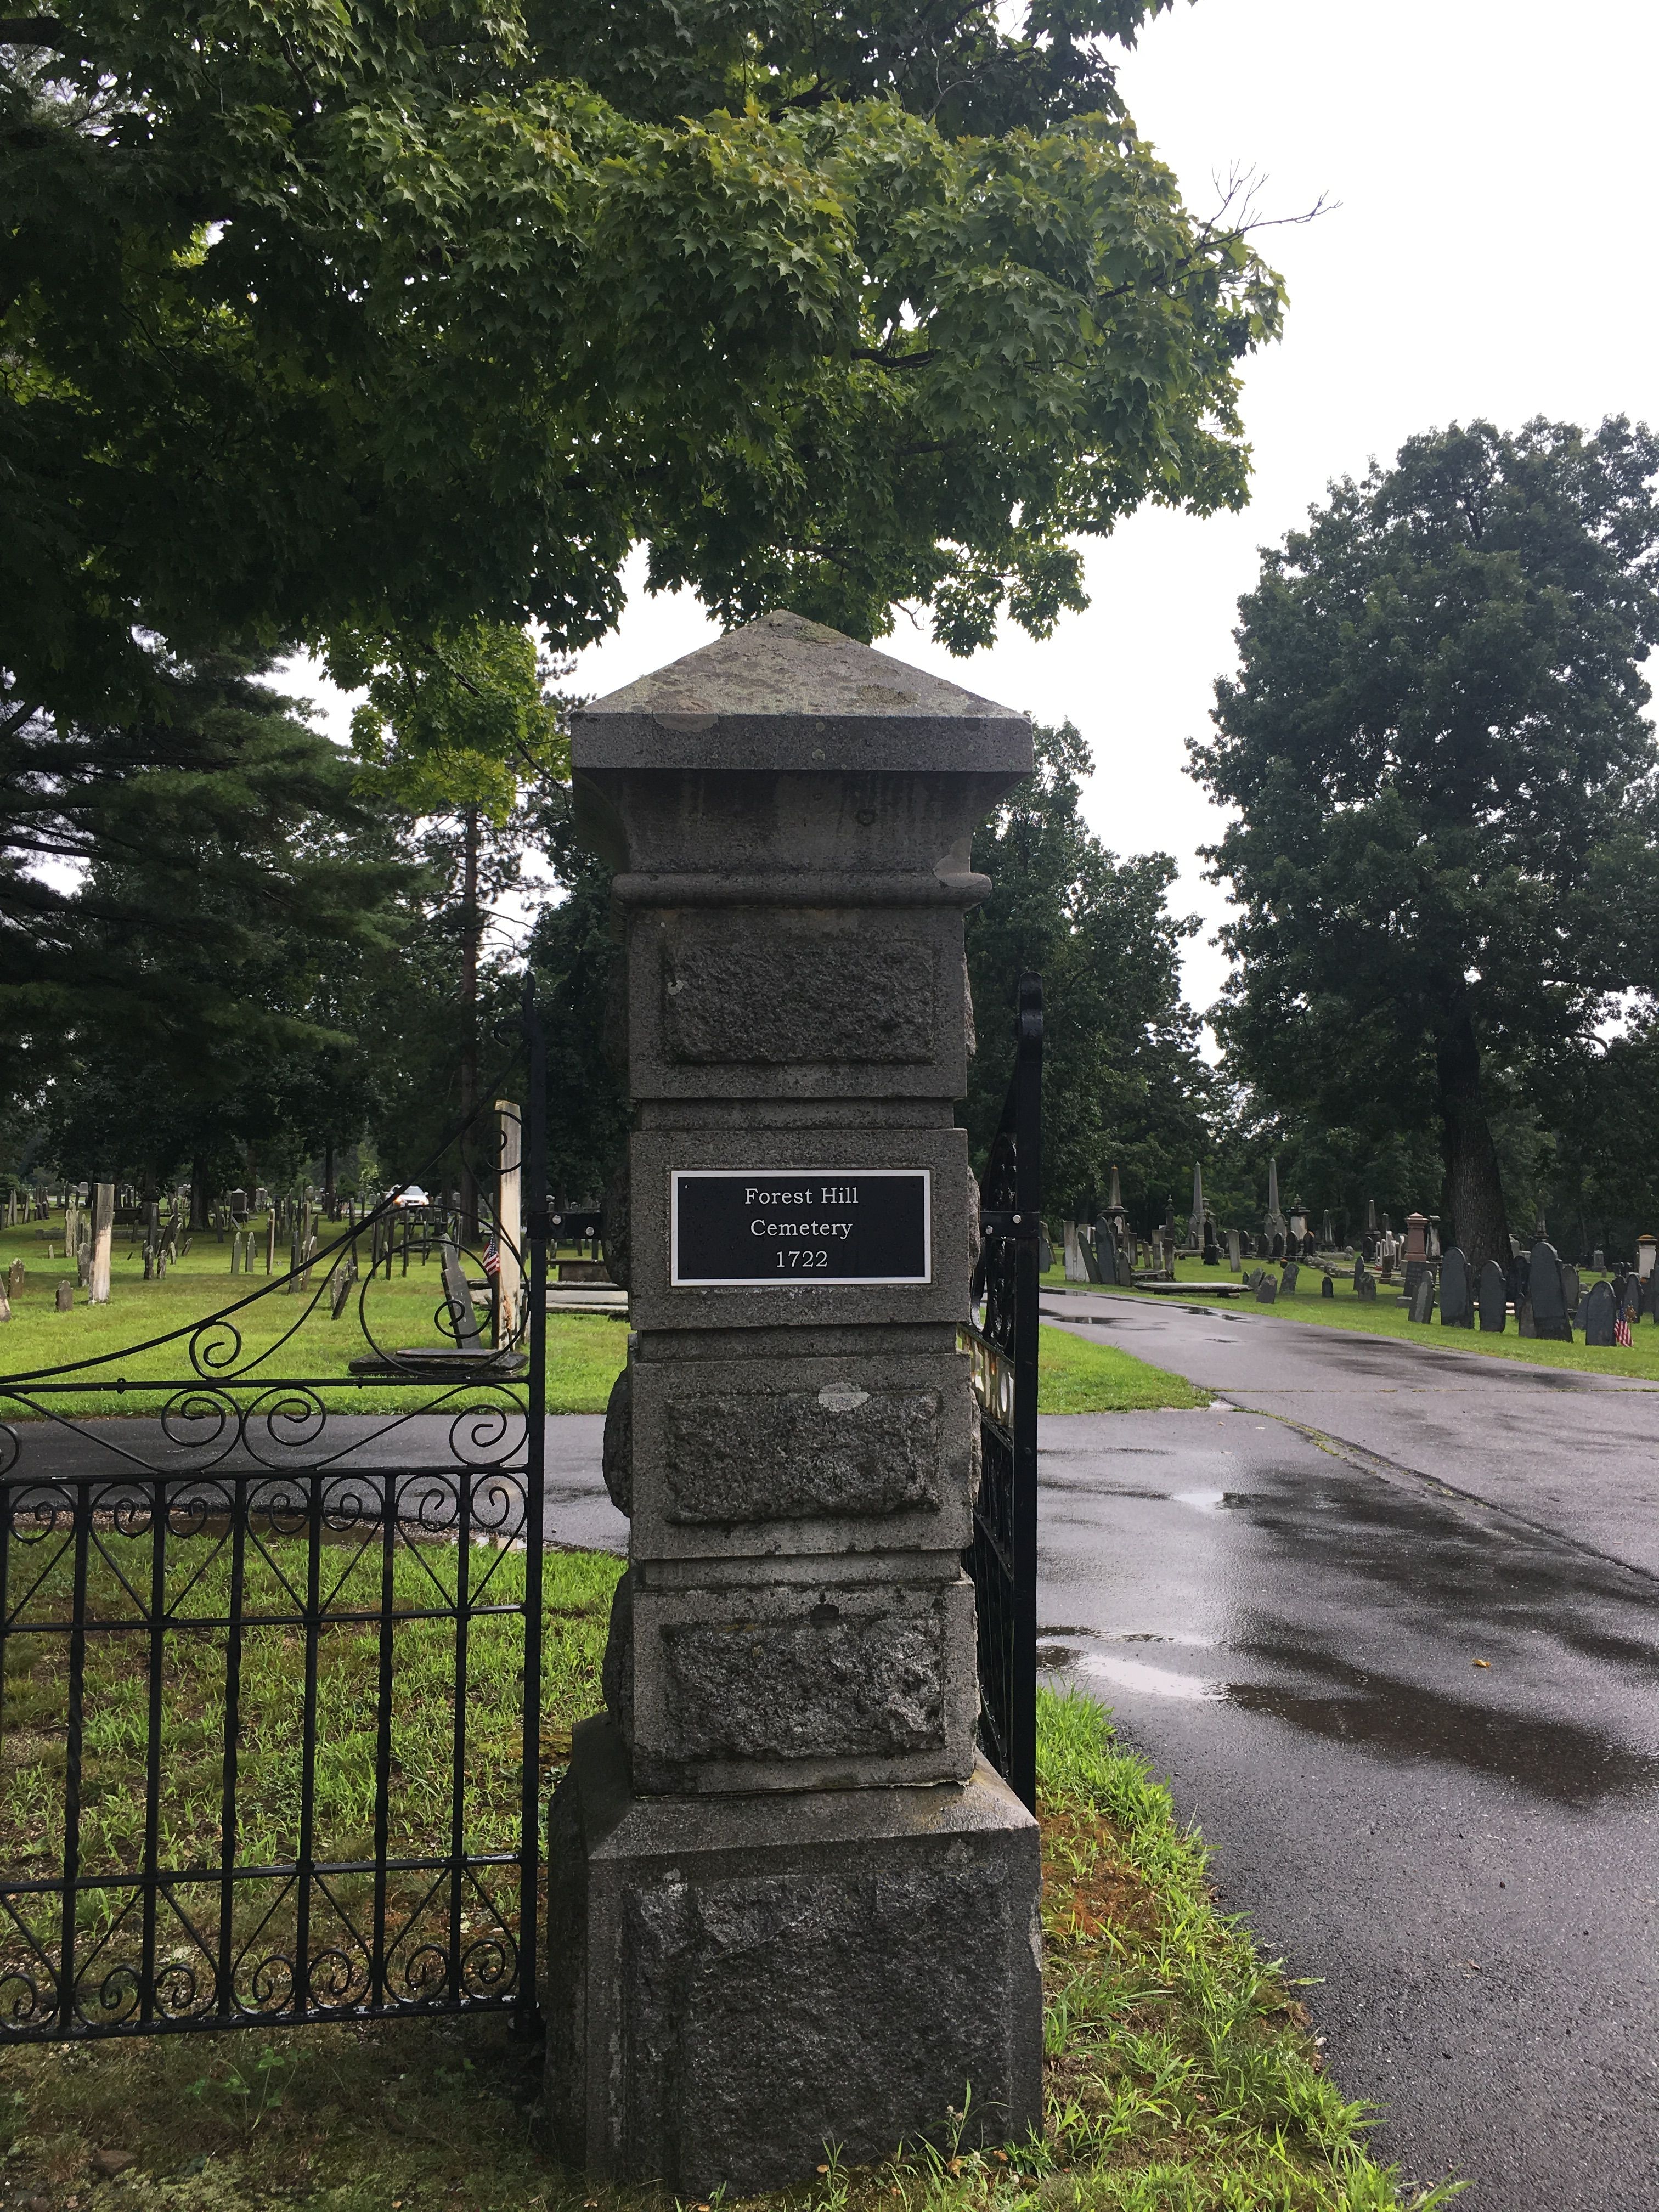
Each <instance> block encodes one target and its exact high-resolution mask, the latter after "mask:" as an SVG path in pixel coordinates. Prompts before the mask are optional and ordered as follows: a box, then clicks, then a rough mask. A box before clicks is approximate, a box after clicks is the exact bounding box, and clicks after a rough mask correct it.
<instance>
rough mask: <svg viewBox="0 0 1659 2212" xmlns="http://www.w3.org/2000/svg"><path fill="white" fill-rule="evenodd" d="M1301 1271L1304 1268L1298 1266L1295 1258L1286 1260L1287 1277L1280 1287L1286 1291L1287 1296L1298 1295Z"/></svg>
mask: <svg viewBox="0 0 1659 2212" xmlns="http://www.w3.org/2000/svg"><path fill="white" fill-rule="evenodd" d="M1301 1273H1302V1270H1301V1269H1300V1268H1299V1267H1297V1263H1296V1261H1294V1260H1287V1261H1285V1279H1284V1281H1283V1282H1282V1283H1280V1285H1279V1288H1280V1290H1281V1291H1284V1293H1285V1297H1287V1298H1291V1297H1295V1296H1296V1286H1297V1281H1298V1279H1300V1276H1301Z"/></svg>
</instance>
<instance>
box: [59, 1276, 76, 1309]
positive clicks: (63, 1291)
mask: <svg viewBox="0 0 1659 2212" xmlns="http://www.w3.org/2000/svg"><path fill="white" fill-rule="evenodd" d="M74 1310H75V1285H74V1284H73V1283H71V1282H69V1281H68V1280H65V1281H64V1282H61V1283H59V1285H58V1312H59V1313H73V1312H74Z"/></svg>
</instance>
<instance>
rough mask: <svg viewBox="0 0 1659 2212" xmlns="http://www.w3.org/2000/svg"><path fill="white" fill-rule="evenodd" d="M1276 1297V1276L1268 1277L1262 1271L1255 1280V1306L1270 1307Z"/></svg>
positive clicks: (1277, 1284)
mask: <svg viewBox="0 0 1659 2212" xmlns="http://www.w3.org/2000/svg"><path fill="white" fill-rule="evenodd" d="M1278 1296H1279V1278H1278V1276H1277V1275H1270V1274H1268V1273H1267V1271H1266V1270H1265V1269H1263V1271H1262V1272H1261V1273H1260V1274H1259V1275H1258V1276H1257V1277H1256V1279H1255V1297H1256V1304H1258V1305H1263V1306H1270V1305H1272V1304H1273V1301H1274V1299H1275V1298H1276V1297H1278Z"/></svg>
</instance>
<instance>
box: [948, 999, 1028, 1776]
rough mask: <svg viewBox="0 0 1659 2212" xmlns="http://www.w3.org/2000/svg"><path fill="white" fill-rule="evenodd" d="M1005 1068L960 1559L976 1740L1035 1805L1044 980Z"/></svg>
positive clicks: (990, 1185) (986, 1188)
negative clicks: (967, 1534)
mask: <svg viewBox="0 0 1659 2212" xmlns="http://www.w3.org/2000/svg"><path fill="white" fill-rule="evenodd" d="M1014 1039H1015V1043H1014V1070H1013V1074H1012V1078H1011V1079H1010V1081H1009V1085H1008V1093H1007V1097H1006V1099H1005V1100H1004V1102H1003V1108H1002V1119H1001V1121H1000V1123H999V1125H998V1127H997V1133H996V1136H995V1138H994V1140H993V1142H992V1146H991V1150H990V1154H989V1157H988V1158H987V1160H986V1163H985V1172H984V1174H983V1175H982V1176H981V1177H980V1185H979V1202H980V1231H981V1237H982V1239H983V1242H982V1244H981V1250H980V1257H979V1264H978V1267H976V1269H975V1274H974V1285H973V1298H974V1304H975V1308H977V1307H978V1306H979V1305H980V1304H981V1300H982V1301H983V1305H984V1311H983V1314H982V1316H981V1320H980V1322H979V1325H978V1327H977V1328H970V1329H969V1330H968V1331H967V1339H968V1349H969V1353H970V1355H971V1358H972V1361H973V1377H974V1389H975V1395H976V1397H977V1398H978V1401H979V1433H980V1475H979V1488H978V1493H977V1495H976V1496H975V1500H974V1541H973V1543H972V1545H971V1547H969V1551H968V1553H967V1555H966V1558H965V1561H964V1564H965V1565H966V1566H967V1569H968V1571H969V1574H970V1575H971V1576H972V1577H973V1581H974V1595H975V1609H976V1613H977V1616H978V1622H979V1698H980V1723H979V1729H980V1742H981V1747H982V1748H983V1750H984V1753H985V1755H986V1757H987V1759H989V1760H990V1762H991V1764H992V1765H994V1767H995V1768H996V1770H997V1771H998V1772H999V1773H1000V1774H1001V1775H1002V1776H1003V1777H1004V1778H1006V1780H1007V1781H1008V1782H1009V1784H1011V1785H1012V1788H1013V1789H1014V1790H1016V1791H1017V1792H1018V1795H1019V1796H1020V1797H1021V1798H1022V1799H1023V1800H1024V1802H1025V1804H1026V1805H1027V1806H1029V1807H1030V1808H1031V1809H1032V1810H1033V1811H1035V1809H1036V1443H1037V1294H1038V1256H1037V1253H1038V1239H1039V1231H1040V1224H1039V1219H1038V1215H1039V1211H1040V1207H1041V1204H1042V981H1041V979H1040V977H1038V976H1036V975H1022V976H1021V977H1020V979H1019V1011H1018V1014H1017V1015H1016V1017H1015V1021H1014Z"/></svg>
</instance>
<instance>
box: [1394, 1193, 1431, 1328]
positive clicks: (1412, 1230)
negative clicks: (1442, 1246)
mask: <svg viewBox="0 0 1659 2212" xmlns="http://www.w3.org/2000/svg"><path fill="white" fill-rule="evenodd" d="M1383 1272H1384V1279H1385V1280H1386V1279H1387V1275H1388V1270H1387V1268H1386V1267H1385V1268H1384V1271H1383ZM1428 1273H1429V1217H1428V1215H1427V1214H1426V1213H1408V1214H1407V1216H1406V1296H1407V1297H1408V1298H1413V1299H1414V1298H1415V1297H1416V1296H1417V1286H1418V1285H1419V1283H1420V1282H1421V1281H1422V1280H1423V1278H1424V1277H1425V1275H1427V1274H1428ZM1429 1286H1430V1288H1431V1290H1432V1288H1433V1286H1434V1285H1433V1278H1432V1277H1430V1285H1429ZM1412 1318H1413V1321H1415V1320H1416V1318H1417V1316H1416V1312H1415V1310H1413V1315H1412Z"/></svg>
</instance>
